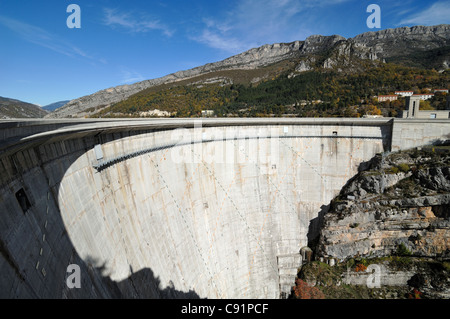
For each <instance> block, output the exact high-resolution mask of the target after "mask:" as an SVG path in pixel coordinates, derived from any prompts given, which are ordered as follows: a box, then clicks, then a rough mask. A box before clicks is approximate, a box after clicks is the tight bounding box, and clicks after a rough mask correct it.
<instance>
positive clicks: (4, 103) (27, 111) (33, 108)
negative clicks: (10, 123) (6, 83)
mask: <svg viewBox="0 0 450 319" xmlns="http://www.w3.org/2000/svg"><path fill="white" fill-rule="evenodd" d="M47 113H48V112H47V111H45V110H42V109H41V108H40V107H39V106H38V105H35V104H31V103H27V102H23V101H19V100H15V99H10V98H6V97H1V96H0V119H10V118H43V117H44V116H45V115H47Z"/></svg>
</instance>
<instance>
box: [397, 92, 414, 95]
mask: <svg viewBox="0 0 450 319" xmlns="http://www.w3.org/2000/svg"><path fill="white" fill-rule="evenodd" d="M395 94H396V95H400V96H411V95H413V94H414V91H395Z"/></svg>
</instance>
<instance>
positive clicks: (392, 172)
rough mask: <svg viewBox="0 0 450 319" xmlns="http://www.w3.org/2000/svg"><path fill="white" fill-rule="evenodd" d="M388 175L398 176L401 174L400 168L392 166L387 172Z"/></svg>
mask: <svg viewBox="0 0 450 319" xmlns="http://www.w3.org/2000/svg"><path fill="white" fill-rule="evenodd" d="M385 172H386V174H397V173H398V172H399V169H398V167H395V166H392V167H389V168H388V169H386V170H385Z"/></svg>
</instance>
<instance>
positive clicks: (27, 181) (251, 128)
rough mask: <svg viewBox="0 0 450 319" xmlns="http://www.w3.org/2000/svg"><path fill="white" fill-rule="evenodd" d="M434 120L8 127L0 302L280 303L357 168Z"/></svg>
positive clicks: (442, 126)
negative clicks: (76, 284)
mask: <svg viewBox="0 0 450 319" xmlns="http://www.w3.org/2000/svg"><path fill="white" fill-rule="evenodd" d="M427 123H429V122H426V121H418V120H397V119H395V120H393V119H370V120H368V119H367V120H363V119H360V120H359V119H202V120H201V121H199V120H194V119H165V120H117V119H116V120H52V121H19V120H17V121H13V120H11V121H3V122H0V136H2V137H3V139H2V141H1V142H0V151H1V153H0V172H1V174H0V212H1V214H2V217H1V219H0V251H1V255H0V271H1V273H2V276H1V277H0V297H4V298H15V297H20V298H27V297H30V298H115V297H125V298H186V297H190V298H195V297H200V298H279V297H280V295H281V294H282V293H286V292H288V290H289V281H291V285H294V280H295V273H296V271H295V269H296V267H298V266H300V264H301V255H300V254H299V252H300V248H302V247H304V246H307V244H308V240H313V239H314V238H315V236H317V234H318V226H319V221H320V218H321V216H322V215H323V213H324V212H325V211H326V210H327V205H328V204H329V202H330V200H331V199H332V198H333V197H334V196H335V195H337V194H338V192H339V191H340V189H341V187H342V186H343V185H344V184H345V183H346V182H347V181H348V180H349V179H350V178H351V177H352V176H354V175H355V174H356V173H357V171H358V167H359V165H360V164H361V163H363V162H365V161H368V160H370V159H371V158H372V157H373V156H374V155H375V154H376V153H379V152H383V151H390V150H391V149H392V150H394V149H403V148H406V147H413V146H418V145H421V144H425V143H428V142H431V141H435V140H436V139H439V138H442V137H444V136H445V135H447V134H449V133H450V122H449V121H436V120H435V121H433V124H434V125H428V124H427ZM96 145H97V150H98V149H99V148H101V151H102V153H103V154H102V155H103V157H104V158H103V159H102V160H104V161H108V160H109V161H110V162H109V164H108V165H105V166H101V165H100V166H99V161H98V160H97V157H96V154H95V152H94V148H95V146H96ZM20 194H25V196H26V200H24V199H23V196H22V197H21V196H19V195H20ZM70 264H77V265H79V266H80V268H81V288H79V289H76V288H75V289H70V288H69V287H67V285H66V280H67V278H68V277H69V275H70V273H68V272H67V266H68V265H70Z"/></svg>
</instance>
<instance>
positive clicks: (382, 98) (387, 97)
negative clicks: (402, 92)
mask: <svg viewBox="0 0 450 319" xmlns="http://www.w3.org/2000/svg"><path fill="white" fill-rule="evenodd" d="M377 98H378V102H386V101H397V100H398V96H397V95H378V97H377Z"/></svg>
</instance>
